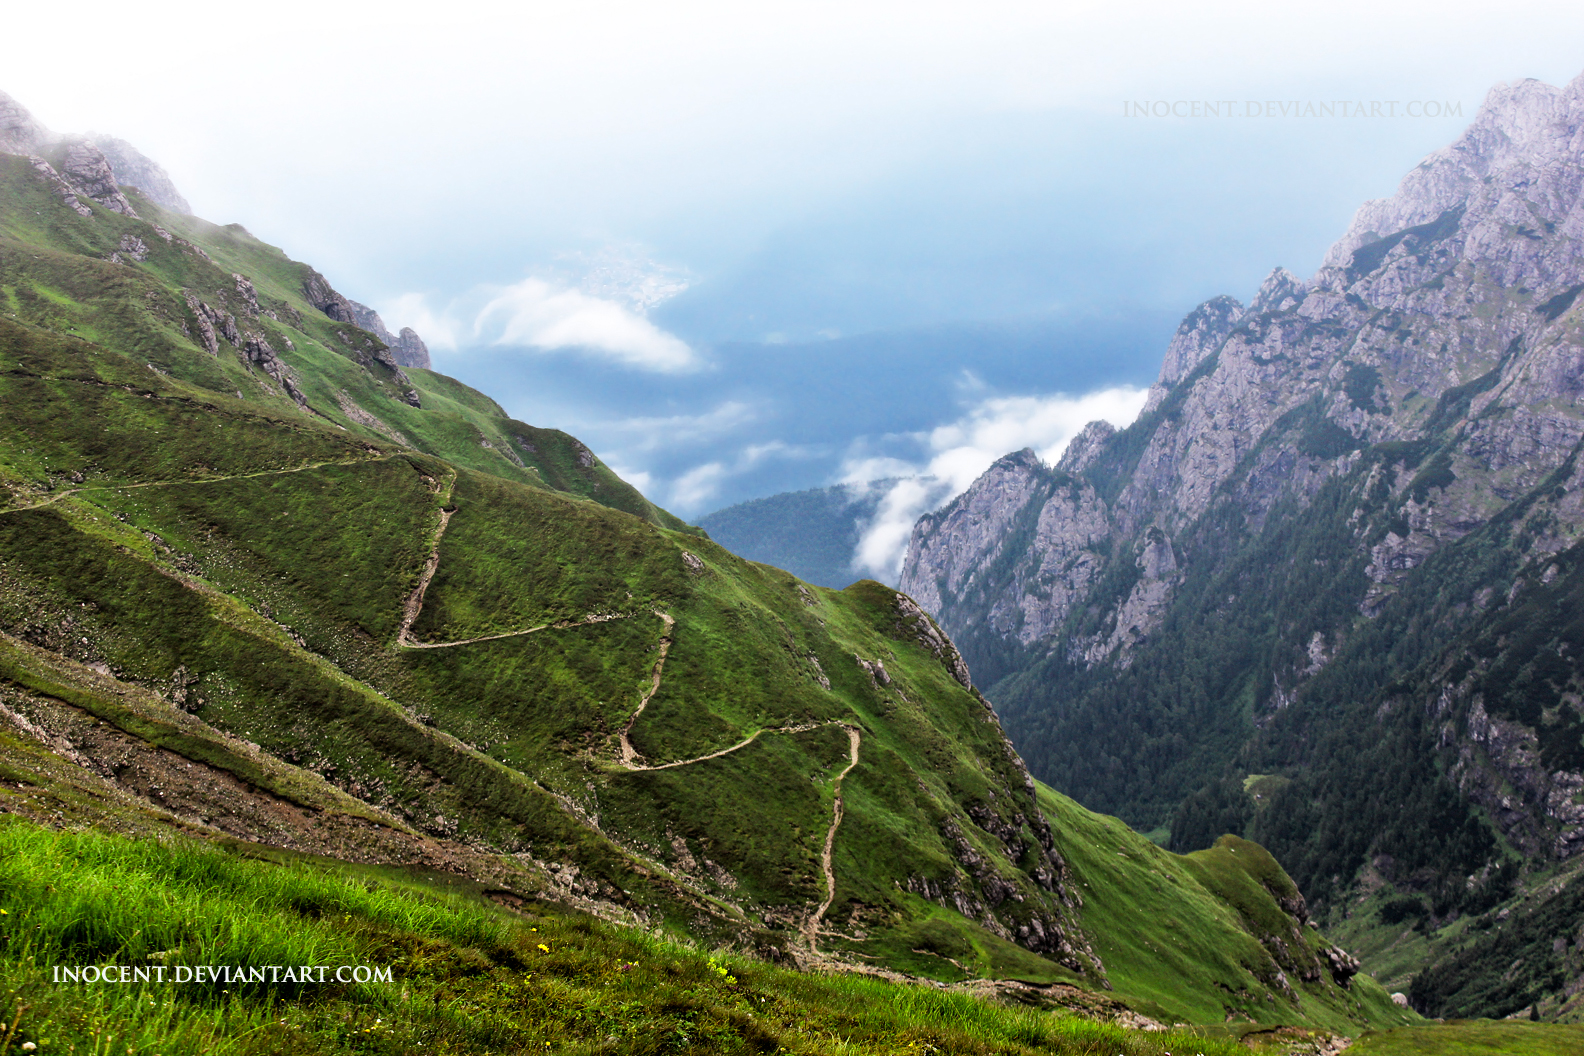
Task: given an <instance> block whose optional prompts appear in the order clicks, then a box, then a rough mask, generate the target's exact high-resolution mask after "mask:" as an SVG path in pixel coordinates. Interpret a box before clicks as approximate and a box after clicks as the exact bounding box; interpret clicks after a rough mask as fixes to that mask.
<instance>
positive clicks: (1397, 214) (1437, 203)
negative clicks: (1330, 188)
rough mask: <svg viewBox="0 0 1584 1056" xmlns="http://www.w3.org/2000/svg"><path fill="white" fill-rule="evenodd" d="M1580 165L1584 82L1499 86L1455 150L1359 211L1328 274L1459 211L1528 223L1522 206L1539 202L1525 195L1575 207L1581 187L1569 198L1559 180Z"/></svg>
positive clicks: (1581, 230) (1441, 153)
mask: <svg viewBox="0 0 1584 1056" xmlns="http://www.w3.org/2000/svg"><path fill="white" fill-rule="evenodd" d="M1581 157H1584V74H1581V75H1580V76H1579V77H1577V78H1575V79H1574V80H1573V81H1572V82H1571V83H1570V84H1568V85H1567V86H1566V87H1565V88H1557V87H1554V86H1552V85H1549V84H1544V83H1542V82H1540V81H1536V80H1523V81H1516V82H1514V83H1512V84H1498V85H1497V86H1496V87H1494V88H1492V89H1491V90H1490V92H1489V93H1488V94H1487V96H1486V98H1485V102H1484V103H1483V104H1482V105H1481V106H1480V109H1479V113H1478V114H1476V115H1475V117H1474V121H1473V122H1472V123H1471V124H1470V125H1469V127H1468V129H1467V130H1466V131H1465V132H1464V133H1463V135H1462V136H1460V137H1459V138H1458V139H1457V141H1456V142H1454V143H1452V144H1451V145H1450V146H1447V147H1444V148H1443V149H1441V150H1438V151H1435V152H1434V153H1432V154H1431V155H1430V156H1428V157H1427V158H1425V159H1424V160H1423V161H1421V162H1420V163H1419V164H1418V166H1416V167H1415V168H1414V169H1413V170H1412V171H1411V172H1409V173H1408V174H1407V175H1406V176H1404V177H1403V180H1402V183H1401V184H1400V185H1399V186H1398V188H1397V193H1396V194H1395V195H1393V196H1392V197H1390V198H1380V199H1376V200H1374V201H1369V202H1365V203H1364V205H1363V206H1361V207H1360V208H1359V211H1358V213H1357V214H1356V215H1355V216H1354V218H1353V223H1352V225H1351V226H1350V227H1349V228H1348V231H1347V234H1345V235H1343V236H1342V238H1341V239H1340V240H1338V241H1337V243H1336V244H1335V245H1334V246H1332V247H1331V250H1330V252H1328V253H1327V254H1326V257H1325V263H1324V267H1325V268H1346V267H1347V266H1348V265H1349V263H1350V261H1351V259H1352V257H1353V253H1354V252H1355V251H1356V250H1358V249H1360V248H1361V247H1363V246H1366V245H1368V244H1370V243H1373V242H1376V241H1378V240H1380V239H1382V238H1384V237H1387V236H1389V235H1391V234H1393V233H1395V232H1398V231H1403V230H1406V229H1408V228H1412V227H1414V226H1416V225H1420V224H1426V223H1430V222H1432V221H1434V220H1436V219H1437V218H1438V217H1441V216H1443V215H1444V214H1445V213H1446V212H1447V211H1448V210H1450V209H1455V208H1458V207H1460V206H1462V207H1465V208H1466V209H1468V211H1469V212H1470V213H1472V214H1474V216H1476V217H1477V216H1479V215H1483V214H1487V213H1490V214H1505V215H1507V216H1508V217H1509V218H1510V219H1512V220H1514V221H1520V222H1521V220H1522V217H1520V216H1519V215H1518V212H1519V210H1520V209H1521V208H1522V206H1521V201H1522V200H1524V199H1529V200H1534V199H1535V197H1536V196H1534V195H1532V194H1529V193H1526V192H1529V191H1532V190H1533V191H1538V190H1540V189H1541V188H1546V189H1548V190H1549V189H1556V190H1561V191H1563V192H1564V198H1565V199H1568V200H1576V198H1577V189H1576V187H1575V188H1574V189H1573V190H1572V193H1567V189H1566V188H1563V187H1555V186H1554V180H1555V179H1556V178H1557V177H1558V176H1560V175H1562V174H1564V173H1566V172H1568V171H1570V170H1572V171H1576V170H1577V167H1578V164H1579V160H1580V158H1581ZM1476 205H1479V206H1483V207H1482V208H1475V207H1474V206H1476ZM1464 226H1465V228H1467V227H1468V226H1470V225H1468V224H1465V225H1464ZM1573 234H1574V236H1575V237H1578V236H1580V235H1584V218H1579V217H1575V218H1574V227H1573Z"/></svg>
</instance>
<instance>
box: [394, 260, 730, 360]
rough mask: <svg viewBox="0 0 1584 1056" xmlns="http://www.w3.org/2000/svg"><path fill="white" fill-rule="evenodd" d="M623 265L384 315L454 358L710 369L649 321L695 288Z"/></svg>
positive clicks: (410, 299)
mask: <svg viewBox="0 0 1584 1056" xmlns="http://www.w3.org/2000/svg"><path fill="white" fill-rule="evenodd" d="M618 263H620V264H621V265H622V267H621V268H616V267H615V266H613V265H612V264H611V263H610V261H609V260H607V259H605V258H604V257H600V258H597V259H596V260H595V263H594V264H592V265H586V266H585V268H584V272H585V273H584V274H582V275H581V276H580V277H573V278H572V279H569V280H568V281H561V280H560V279H557V280H551V279H546V278H542V277H538V276H531V277H529V278H526V279H523V280H522V281H521V282H518V283H515V284H513V285H511V286H506V287H492V288H481V289H477V290H474V291H473V292H472V293H470V294H468V295H467V296H465V297H461V298H458V299H457V300H454V301H452V302H450V303H449V304H446V305H443V306H435V305H431V304H430V302H429V299H428V298H427V297H425V296H424V295H423V294H420V293H408V294H404V295H402V296H400V297H397V298H394V299H392V300H390V301H386V302H383V303H381V304H380V305H379V306H378V307H379V309H380V314H381V315H383V316H384V317H385V318H386V319H387V320H390V321H391V323H392V325H395V326H411V327H412V328H413V329H414V330H417V331H418V333H419V334H420V335H421V336H422V337H423V338H424V339H425V340H426V341H427V342H428V344H429V345H430V346H431V347H433V348H439V349H443V350H445V351H448V352H455V351H457V350H458V349H461V348H465V347H467V346H469V345H472V346H474V347H477V346H480V345H489V346H494V347H497V348H524V349H532V350H534V351H538V352H557V351H563V350H577V351H580V352H583V353H585V354H592V355H595V356H599V357H602V358H605V359H609V360H613V361H614V362H616V363H618V364H621V365H622V366H626V367H631V368H634V369H636V370H644V371H653V372H659V373H668V374H670V373H682V372H686V371H690V370H695V369H697V368H698V367H700V366H702V365H703V360H702V358H701V357H700V356H699V354H698V353H697V352H696V351H695V350H694V349H693V348H692V346H690V345H689V344H688V343H687V342H686V341H683V340H682V339H681V338H679V337H677V336H676V335H675V334H672V333H669V332H667V331H666V330H663V329H662V328H660V327H658V326H656V325H655V324H654V323H652V322H650V321H649V319H648V318H647V317H646V313H647V312H648V310H649V309H651V308H653V307H655V306H656V305H658V304H661V303H663V302H664V301H666V300H667V299H669V298H670V297H672V296H675V295H676V294H677V293H679V292H681V291H682V290H684V289H686V288H687V283H686V282H685V281H683V280H681V279H679V278H677V277H675V276H674V275H672V274H671V273H670V272H662V271H655V267H656V266H652V265H651V266H648V267H647V268H645V267H640V266H638V265H634V264H632V263H631V262H627V261H620V262H618ZM643 264H645V265H647V264H648V262H643ZM651 272H652V274H651ZM563 278H564V277H563Z"/></svg>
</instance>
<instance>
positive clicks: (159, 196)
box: [86, 132, 192, 215]
mask: <svg viewBox="0 0 1584 1056" xmlns="http://www.w3.org/2000/svg"><path fill="white" fill-rule="evenodd" d="M86 138H87V141H88V142H89V143H92V144H93V145H94V146H95V147H98V148H99V150H100V151H101V152H102V153H103V154H104V156H105V160H106V161H108V162H109V164H110V168H111V169H112V170H113V171H114V172H115V178H116V182H117V183H119V184H120V185H121V186H123V187H136V188H137V189H138V193H140V194H142V195H143V197H145V198H147V199H148V200H149V201H151V202H153V203H154V204H156V205H159V206H163V207H164V208H166V209H169V210H171V211H172V212H177V213H186V214H188V215H191V214H192V206H190V205H188V204H187V199H186V198H184V197H182V193H181V192H180V191H178V190H177V189H176V184H175V182H174V181H172V180H171V178H170V173H168V172H166V171H165V170H164V168H162V167H161V166H160V164H159V163H158V162H156V161H154V160H153V159H152V158H150V157H148V156H147V155H145V154H144V153H142V152H141V151H139V150H138V149H137V148H136V147H134V146H133V145H132V144H130V143H128V142H127V141H126V140H124V139H117V138H116V137H115V136H105V135H100V134H99V133H97V132H90V133H89V134H88V136H87V137H86Z"/></svg>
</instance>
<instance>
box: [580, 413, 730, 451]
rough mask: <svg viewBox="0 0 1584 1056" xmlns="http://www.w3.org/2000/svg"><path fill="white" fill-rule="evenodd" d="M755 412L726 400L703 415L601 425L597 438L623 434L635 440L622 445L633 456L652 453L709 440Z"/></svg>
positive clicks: (634, 420)
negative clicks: (663, 448)
mask: <svg viewBox="0 0 1584 1056" xmlns="http://www.w3.org/2000/svg"><path fill="white" fill-rule="evenodd" d="M757 416H758V412H757V411H756V410H755V408H754V407H753V406H752V405H751V404H747V403H744V402H743V401H741V400H725V401H722V402H721V403H718V404H716V405H715V406H714V407H712V408H710V409H709V410H707V411H705V412H703V413H702V414H674V415H668V416H666V417H663V418H622V419H618V420H614V421H607V422H600V423H598V424H597V425H596V426H595V429H596V431H597V432H599V433H600V434H604V435H609V434H626V435H628V436H632V437H634V439H633V440H632V441H630V442H628V443H626V444H623V445H621V450H623V451H632V452H648V451H654V450H656V449H658V448H661V447H677V446H679V445H681V444H689V443H697V442H699V441H701V440H709V439H710V438H712V437H717V436H719V435H721V434H722V433H727V432H730V431H731V430H733V429H737V428H739V427H741V426H743V425H747V424H748V423H750V422H752V421H754V420H755V419H756V418H757Z"/></svg>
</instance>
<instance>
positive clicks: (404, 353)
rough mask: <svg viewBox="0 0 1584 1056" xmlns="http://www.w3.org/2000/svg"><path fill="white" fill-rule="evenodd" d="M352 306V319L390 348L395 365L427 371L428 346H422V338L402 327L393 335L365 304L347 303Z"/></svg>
mask: <svg viewBox="0 0 1584 1056" xmlns="http://www.w3.org/2000/svg"><path fill="white" fill-rule="evenodd" d="M347 303H348V304H349V305H351V306H352V318H353V320H354V321H355V322H356V323H357V325H358V326H360V327H362V328H363V329H364V330H367V331H368V332H369V333H371V334H373V335H374V336H375V337H377V338H379V339H380V340H381V341H383V342H385V344H386V345H387V346H389V348H390V352H391V356H392V358H394V359H395V360H396V362H397V363H399V364H401V365H402V366H404V367H417V368H419V369H420V370H429V369H430V361H429V346H428V345H426V344H424V342H423V338H421V337H419V336H418V332H417V331H416V330H414V329H413V328H412V327H410V326H404V327H402V329H401V333H400V334H393V333H391V332H390V328H389V327H387V326H386V325H385V320H383V319H381V318H380V314H379V313H378V312H376V311H375V310H374V309H372V308H370V307H369V306H368V305H366V304H359V303H358V302H357V301H348V302H347Z"/></svg>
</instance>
